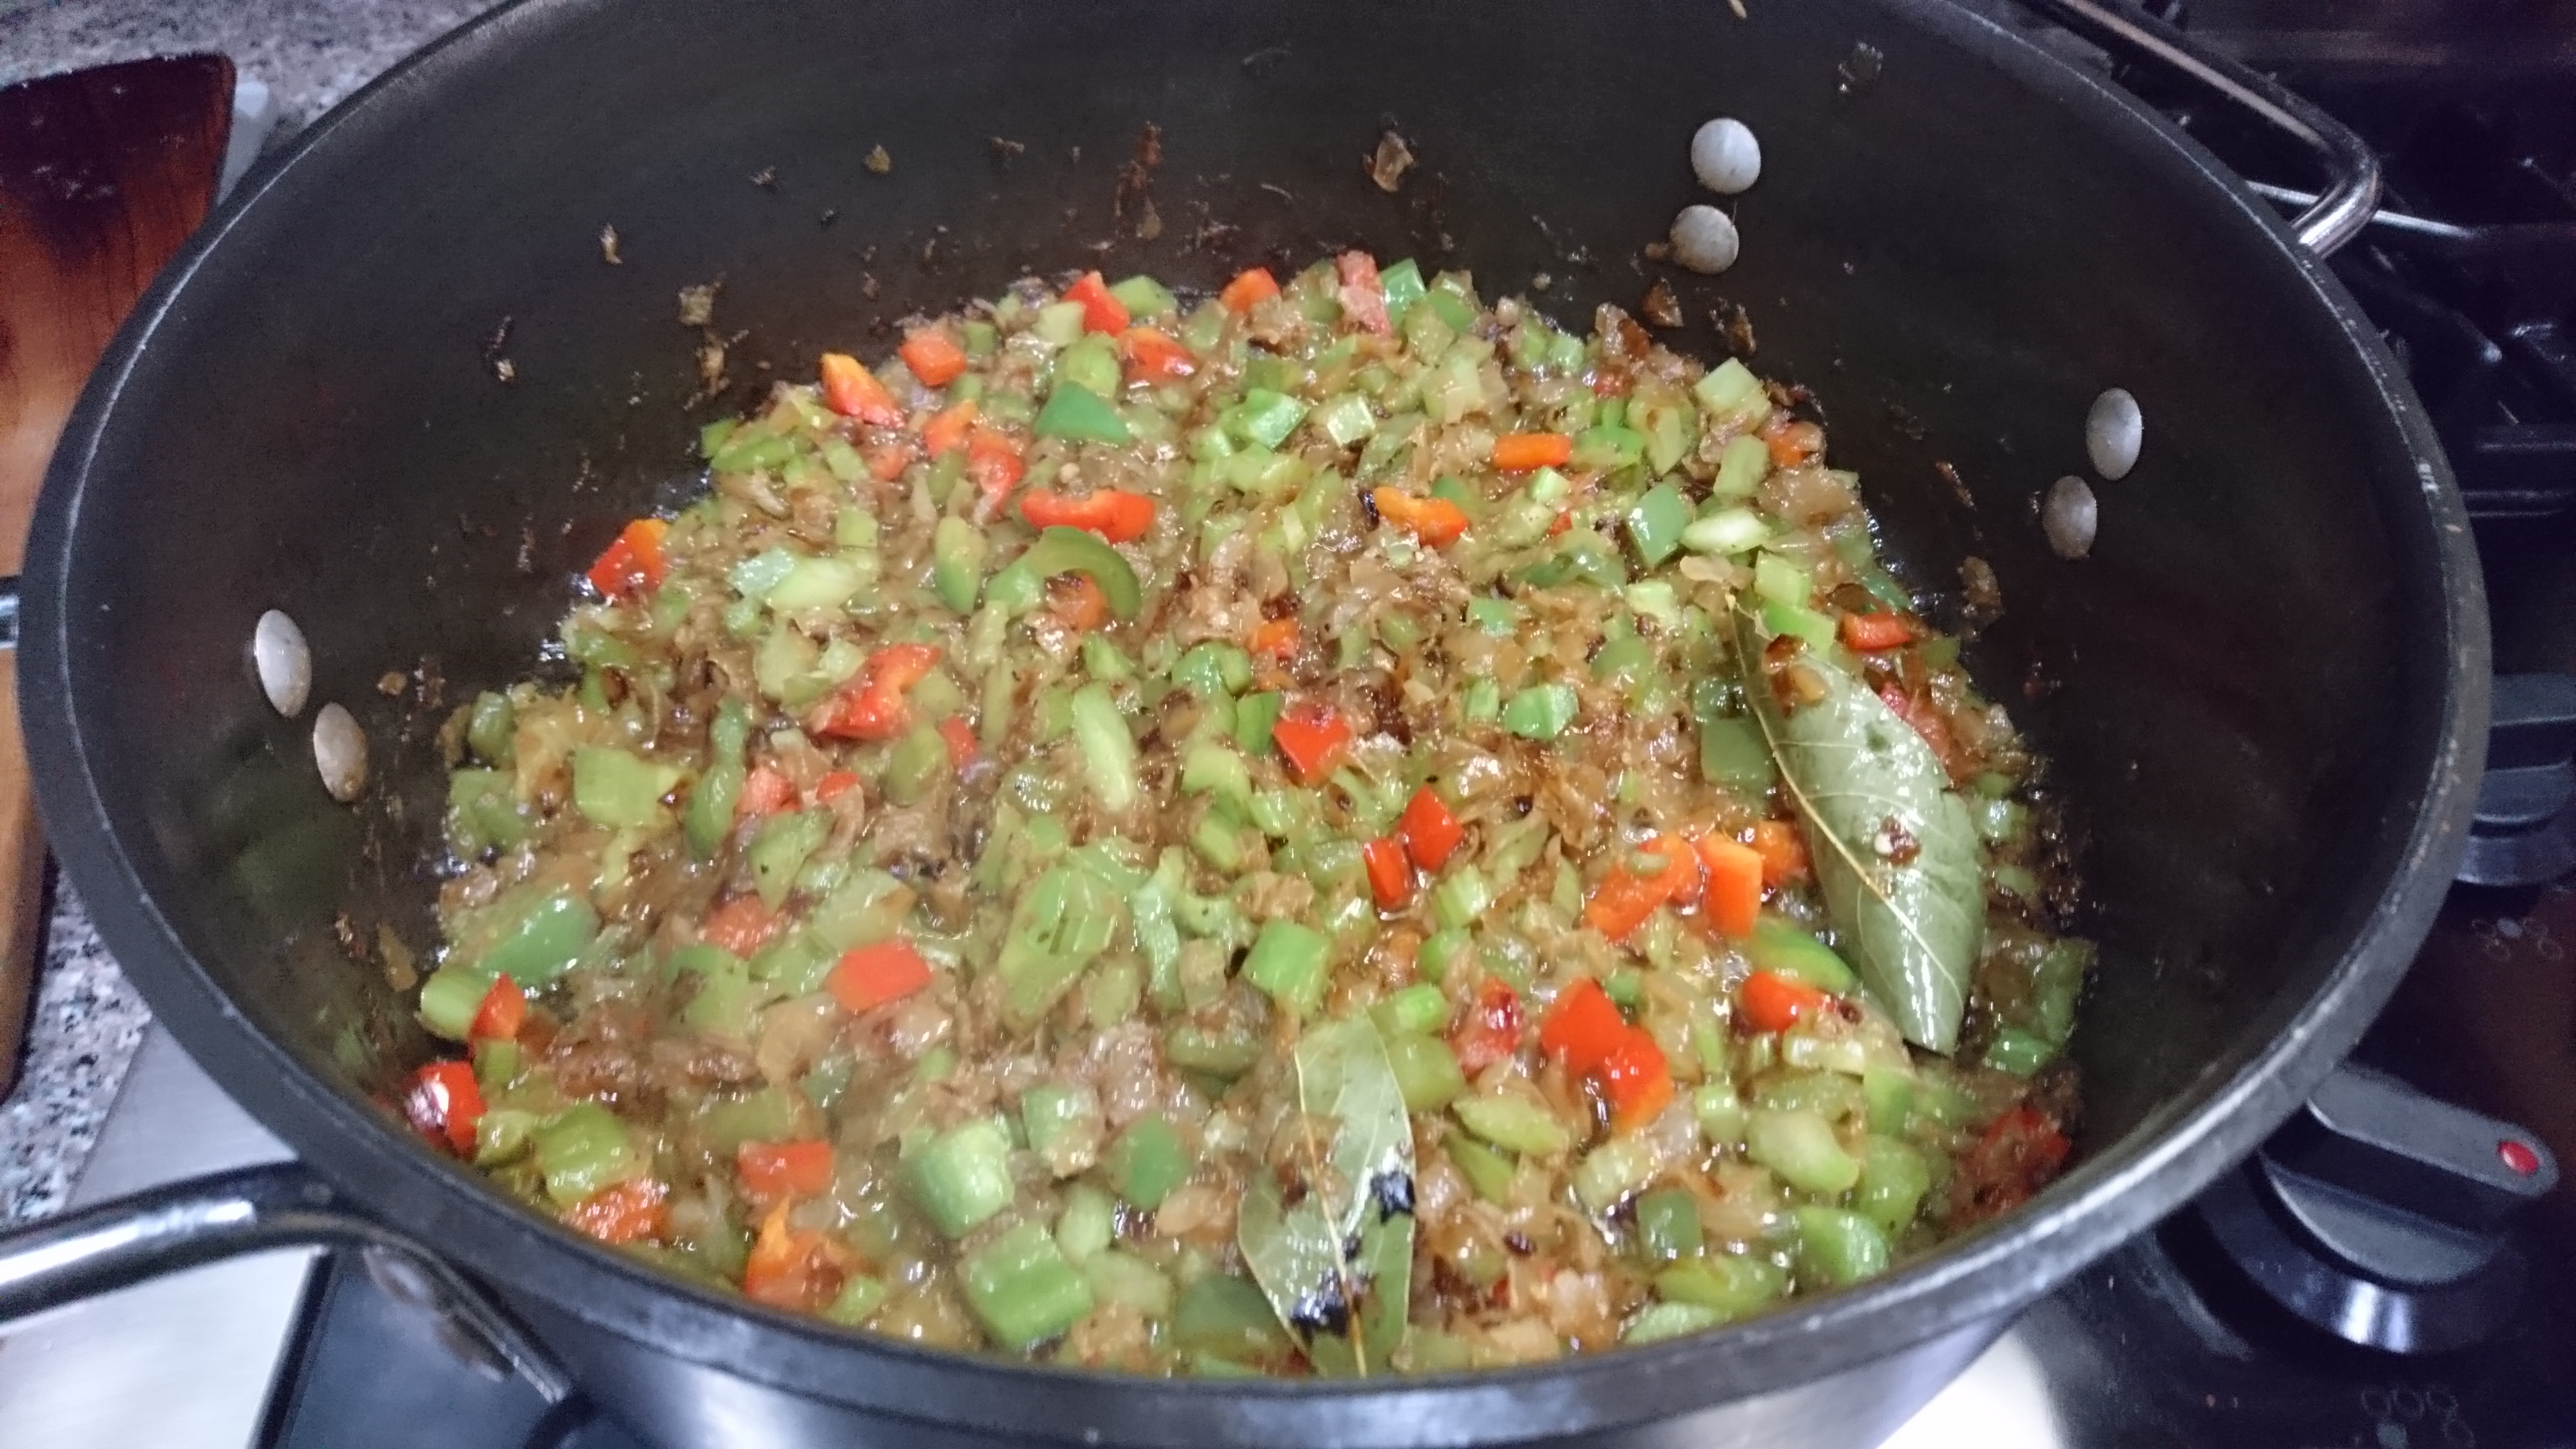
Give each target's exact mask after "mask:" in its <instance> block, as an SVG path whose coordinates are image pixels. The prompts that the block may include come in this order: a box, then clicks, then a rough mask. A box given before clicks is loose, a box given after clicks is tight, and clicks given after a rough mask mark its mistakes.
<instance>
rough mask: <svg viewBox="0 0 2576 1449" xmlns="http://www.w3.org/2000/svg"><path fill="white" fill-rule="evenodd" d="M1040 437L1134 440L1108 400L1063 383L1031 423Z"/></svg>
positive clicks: (1103, 440) (1094, 441)
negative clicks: (1034, 421) (1033, 422)
mask: <svg viewBox="0 0 2576 1449" xmlns="http://www.w3.org/2000/svg"><path fill="white" fill-rule="evenodd" d="M1034 426H1035V428H1036V431H1037V435H1038V436H1039V437H1041V438H1069V439H1072V440H1074V441H1076V442H1083V443H1111V444H1117V443H1126V442H1132V441H1133V440H1134V439H1135V436H1136V435H1135V434H1133V433H1131V432H1129V431H1128V430H1127V423H1126V420H1125V419H1123V418H1121V417H1119V416H1118V409H1117V408H1115V407H1112V406H1111V405H1110V403H1109V399H1107V398H1105V397H1102V396H1101V395H1100V394H1098V393H1096V392H1093V391H1092V390H1091V389H1089V388H1087V387H1083V386H1081V385H1080V384H1078V383H1070V382H1068V383H1063V384H1060V385H1058V386H1057V388H1056V390H1055V391H1053V392H1051V393H1048V394H1047V400H1046V406H1045V407H1043V408H1040V409H1038V419H1037V422H1036V424H1035V425H1034Z"/></svg>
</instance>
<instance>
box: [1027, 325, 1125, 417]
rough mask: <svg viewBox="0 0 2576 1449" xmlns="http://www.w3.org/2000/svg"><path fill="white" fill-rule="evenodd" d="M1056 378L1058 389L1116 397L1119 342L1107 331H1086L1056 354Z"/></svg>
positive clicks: (1103, 396)
mask: <svg viewBox="0 0 2576 1449" xmlns="http://www.w3.org/2000/svg"><path fill="white" fill-rule="evenodd" d="M1055 381H1056V386H1057V387H1059V388H1062V387H1067V386H1071V387H1078V388H1081V389H1082V390H1083V391H1085V392H1088V393H1092V394H1094V395H1096V396H1099V397H1102V398H1114V397H1116V396H1118V387H1119V377H1118V344H1117V343H1116V342H1115V341H1112V340H1111V339H1110V338H1109V336H1108V335H1107V334H1106V333H1100V332H1092V333H1086V334H1085V335H1084V336H1083V337H1082V339H1081V340H1080V341H1078V342H1076V343H1074V344H1073V345H1072V346H1070V347H1068V348H1066V349H1065V350H1064V351H1062V352H1060V353H1058V354H1056V359H1055ZM1040 416H1041V417H1043V416H1044V414H1040ZM1104 441H1105V440H1104Z"/></svg>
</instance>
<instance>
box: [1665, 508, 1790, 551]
mask: <svg viewBox="0 0 2576 1449" xmlns="http://www.w3.org/2000/svg"><path fill="white" fill-rule="evenodd" d="M1770 541H1771V525H1770V524H1768V523H1765V522H1763V521H1762V515H1760V514H1758V513H1755V512H1754V511H1753V510H1752V509H1750V508H1720V509H1717V510H1715V511H1714V512H1712V513H1710V514H1709V515H1708V516H1707V517H1705V518H1695V519H1693V520H1691V521H1690V523H1689V524H1688V525H1686V526H1685V527H1684V528H1683V529H1682V531H1681V544H1682V547H1684V548H1687V549H1689V550H1690V551H1691V552H1693V553H1718V554H1730V555H1731V554H1739V553H1748V552H1751V551H1752V550H1754V549H1757V548H1760V547H1761V546H1762V545H1763V544H1765V543H1768V542H1770ZM1765 557H1768V555H1765Z"/></svg>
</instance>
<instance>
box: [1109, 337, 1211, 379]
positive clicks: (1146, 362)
mask: <svg viewBox="0 0 2576 1449" xmlns="http://www.w3.org/2000/svg"><path fill="white" fill-rule="evenodd" d="M1118 342H1119V350H1120V351H1122V352H1124V353H1126V354H1127V380H1128V381H1129V382H1179V381H1180V380H1181V379H1183V378H1185V377H1188V376H1190V375H1191V374H1193V373H1195V372H1197V371H1198V370H1199V360H1198V359H1197V358H1196V357H1193V356H1191V355H1190V349H1189V348H1188V347H1186V346H1184V345H1182V343H1181V341H1180V339H1178V338H1176V337H1173V336H1171V335H1169V334H1168V333H1164V332H1160V331H1157V330H1155V329H1154V328H1151V327H1130V328H1128V329H1127V335H1126V336H1124V337H1121V338H1119V339H1118Z"/></svg>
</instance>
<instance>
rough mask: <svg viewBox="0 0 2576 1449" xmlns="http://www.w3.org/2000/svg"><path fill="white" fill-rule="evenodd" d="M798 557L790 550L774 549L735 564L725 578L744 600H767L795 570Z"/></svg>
mask: <svg viewBox="0 0 2576 1449" xmlns="http://www.w3.org/2000/svg"><path fill="white" fill-rule="evenodd" d="M798 557H799V555H797V554H796V553H794V552H793V551H791V550H789V549H786V548H772V549H769V550H766V551H764V552H761V553H756V554H753V555H752V556H751V557H749V558H747V559H744V560H743V561H742V562H740V563H738V564H735V565H734V566H733V569H732V571H731V572H729V573H727V574H726V575H725V578H726V580H727V581H728V582H730V583H731V584H732V585H733V586H734V589H735V591H736V592H738V593H740V594H741V595H742V596H743V597H744V598H746V599H766V598H768V597H769V591H770V590H771V589H774V588H776V587H778V581H779V580H780V579H783V578H785V577H787V575H788V574H789V573H791V572H793V571H794V570H795V568H796V560H797V558H798Z"/></svg>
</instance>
